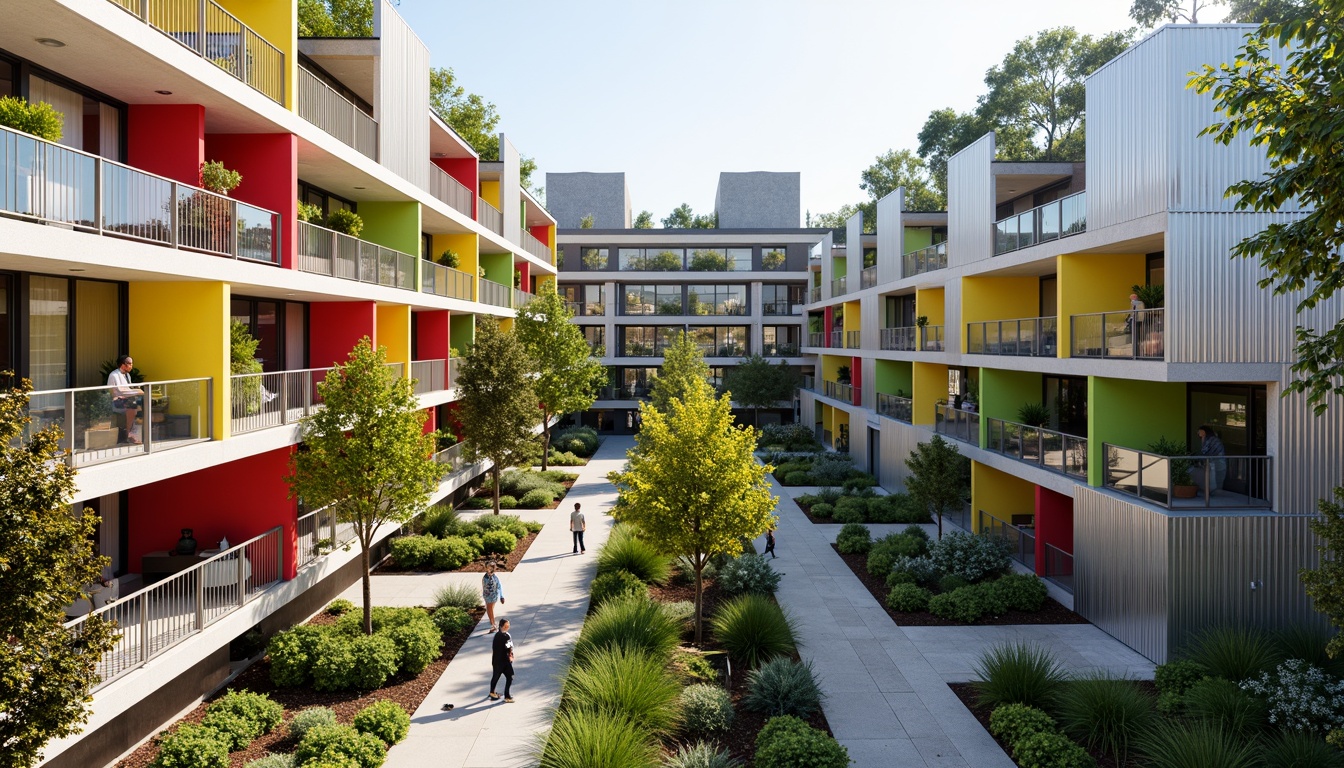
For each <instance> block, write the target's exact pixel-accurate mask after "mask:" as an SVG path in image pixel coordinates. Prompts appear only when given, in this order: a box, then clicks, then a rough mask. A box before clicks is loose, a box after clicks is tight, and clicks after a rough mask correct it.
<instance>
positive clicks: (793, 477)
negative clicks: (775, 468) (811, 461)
mask: <svg viewBox="0 0 1344 768" xmlns="http://www.w3.org/2000/svg"><path fill="white" fill-rule="evenodd" d="M780 482H781V483H783V484H784V485H812V475H810V474H808V473H807V472H803V471H801V470H800V471H795V472H790V473H789V474H787V475H785V476H784V479H783V480H781V481H780Z"/></svg>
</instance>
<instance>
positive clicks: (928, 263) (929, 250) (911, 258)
mask: <svg viewBox="0 0 1344 768" xmlns="http://www.w3.org/2000/svg"><path fill="white" fill-rule="evenodd" d="M939 269H947V243H946V242H942V243H934V244H933V245H930V246H927V247H925V248H920V249H919V250H917V251H911V252H909V253H907V254H905V255H904V256H902V257H901V277H914V276H915V275H922V274H924V273H925V272H933V271H935V270H939Z"/></svg>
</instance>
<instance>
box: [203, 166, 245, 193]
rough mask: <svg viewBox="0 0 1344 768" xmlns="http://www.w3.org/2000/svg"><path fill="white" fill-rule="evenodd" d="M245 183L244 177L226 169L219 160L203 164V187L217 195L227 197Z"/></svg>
mask: <svg viewBox="0 0 1344 768" xmlns="http://www.w3.org/2000/svg"><path fill="white" fill-rule="evenodd" d="M242 183H243V175H242V174H241V173H238V172H237V171H231V170H229V169H228V168H225V167H224V164H223V163H221V162H220V161H218V160H211V161H209V162H205V163H201V186H202V187H205V188H206V189H208V190H210V191H211V192H214V193H216V194H220V195H225V196H227V195H228V194H229V193H230V192H232V191H233V190H235V189H237V188H238V185H239V184H242Z"/></svg>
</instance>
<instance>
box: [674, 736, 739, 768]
mask: <svg viewBox="0 0 1344 768" xmlns="http://www.w3.org/2000/svg"><path fill="white" fill-rule="evenodd" d="M741 765H742V763H741V762H739V761H737V760H735V759H734V758H733V756H732V755H730V754H728V753H727V752H720V751H718V750H717V749H715V748H714V746H713V745H711V744H707V743H705V742H703V741H697V742H696V743H695V744H693V745H691V746H682V747H678V748H677V752H676V754H674V755H672V756H670V757H668V758H667V762H665V763H663V768H740V766H741Z"/></svg>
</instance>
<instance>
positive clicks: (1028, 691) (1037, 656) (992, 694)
mask: <svg viewBox="0 0 1344 768" xmlns="http://www.w3.org/2000/svg"><path fill="white" fill-rule="evenodd" d="M975 672H976V675H977V676H979V678H980V679H979V680H977V681H976V682H974V683H973V684H972V685H974V687H975V693H976V698H977V699H978V702H979V704H980V705H981V706H988V707H997V706H999V705H1000V704H1026V705H1027V706H1029V707H1036V708H1037V709H1047V708H1049V705H1050V704H1051V703H1052V701H1053V699H1054V696H1055V694H1056V693H1057V692H1058V691H1059V685H1060V683H1061V682H1062V681H1063V680H1064V674H1063V672H1062V671H1061V669H1060V666H1059V663H1058V662H1057V661H1055V659H1054V657H1052V656H1051V655H1050V652H1049V651H1046V650H1045V649H1043V648H1040V647H1039V646H1035V645H1032V644H1030V643H1011V644H1008V645H999V646H995V647H993V648H991V649H989V650H988V651H986V652H985V654H984V655H983V656H981V657H980V661H978V662H976V665H975Z"/></svg>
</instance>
